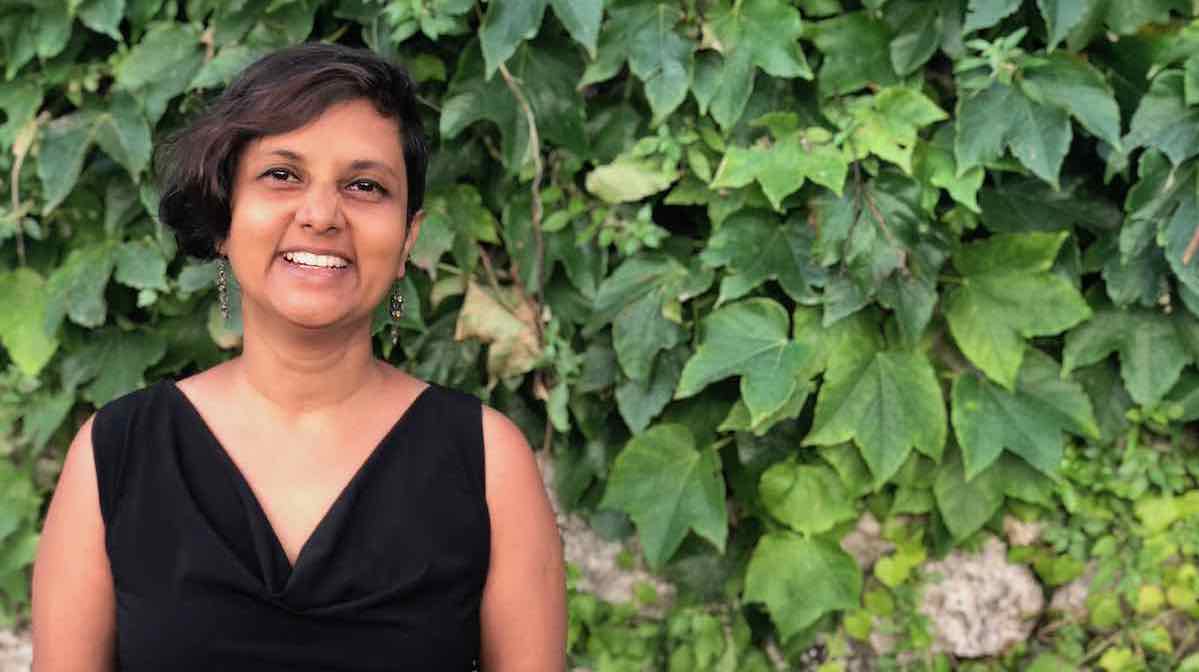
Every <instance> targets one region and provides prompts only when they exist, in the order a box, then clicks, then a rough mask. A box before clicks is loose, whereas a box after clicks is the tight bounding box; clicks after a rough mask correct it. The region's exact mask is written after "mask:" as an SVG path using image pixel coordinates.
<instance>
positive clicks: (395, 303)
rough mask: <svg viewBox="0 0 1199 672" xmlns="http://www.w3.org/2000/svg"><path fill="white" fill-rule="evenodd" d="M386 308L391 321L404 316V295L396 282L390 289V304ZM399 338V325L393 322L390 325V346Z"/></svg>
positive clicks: (393, 345) (396, 320)
mask: <svg viewBox="0 0 1199 672" xmlns="http://www.w3.org/2000/svg"><path fill="white" fill-rule="evenodd" d="M388 308H389V310H388V312H389V313H390V314H391V319H392V321H395V322H398V321H399V319H400V318H401V317H403V316H404V295H403V294H401V293H400V286H399V285H398V284H397V285H396V286H395V288H394V289H392V291H391V305H390V306H389V307H388ZM399 340H400V327H399V325H396V324H393V325H391V345H392V347H395V344H396V343H398V342H399Z"/></svg>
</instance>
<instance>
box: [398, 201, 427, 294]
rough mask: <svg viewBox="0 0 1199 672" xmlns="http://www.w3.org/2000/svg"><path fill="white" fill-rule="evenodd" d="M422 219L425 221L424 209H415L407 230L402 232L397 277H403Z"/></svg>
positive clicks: (418, 234)
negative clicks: (401, 246)
mask: <svg viewBox="0 0 1199 672" xmlns="http://www.w3.org/2000/svg"><path fill="white" fill-rule="evenodd" d="M423 221H425V211H424V210H417V211H416V214H415V215H413V216H412V221H411V222H409V223H408V230H407V231H405V232H404V249H403V251H402V252H400V269H399V271H398V272H397V273H396V277H397V278H402V277H404V271H405V270H407V268H408V257H409V256H410V255H411V254H412V248H413V247H414V246H415V245H416V239H417V238H418V237H419V236H420V225H421V222H423Z"/></svg>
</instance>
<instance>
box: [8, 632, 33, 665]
mask: <svg viewBox="0 0 1199 672" xmlns="http://www.w3.org/2000/svg"><path fill="white" fill-rule="evenodd" d="M32 666H33V635H32V633H30V632H29V630H15V631H14V630H6V629H0V672H29V670H30V668H31V667H32Z"/></svg>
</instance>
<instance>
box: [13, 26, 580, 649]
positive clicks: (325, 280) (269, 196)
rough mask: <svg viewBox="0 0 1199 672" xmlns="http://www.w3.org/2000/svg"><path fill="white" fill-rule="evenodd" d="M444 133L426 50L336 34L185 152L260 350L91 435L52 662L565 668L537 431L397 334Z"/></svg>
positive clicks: (42, 613) (239, 98)
mask: <svg viewBox="0 0 1199 672" xmlns="http://www.w3.org/2000/svg"><path fill="white" fill-rule="evenodd" d="M426 154H427V150H426V144H425V141H424V135H423V131H422V129H421V125H420V120H419V117H418V116H417V113H416V104H415V97H414V94H413V92H412V84H411V81H410V80H409V79H408V77H407V75H406V74H405V73H404V72H403V70H401V69H400V68H398V67H397V66H395V65H393V64H390V63H387V62H386V61H383V60H381V59H379V58H378V57H376V56H374V55H373V54H370V53H369V52H363V51H357V50H352V49H347V48H344V47H337V46H332V45H316V44H312V45H304V46H300V47H294V48H290V49H287V50H284V51H280V52H277V53H275V54H272V55H270V56H268V57H266V58H264V59H262V60H261V61H259V62H257V63H256V64H254V65H252V66H251V67H250V68H248V69H247V70H246V71H245V72H244V73H243V74H242V76H241V77H240V78H239V79H238V80H237V81H236V82H235V83H234V84H233V85H232V86H230V88H229V89H228V90H227V91H226V92H225V93H224V94H223V95H222V97H221V98H220V99H218V100H217V101H216V102H215V103H214V104H213V106H212V107H211V108H209V109H208V110H207V111H206V112H205V113H204V114H203V115H202V116H201V117H200V118H198V119H197V120H196V121H194V122H193V123H192V124H191V125H190V126H189V127H187V128H186V129H184V130H183V131H182V132H181V133H179V134H178V135H177V136H175V137H174V138H173V139H172V140H171V141H170V142H169V143H167V144H166V145H164V146H163V147H162V148H161V149H160V153H159V166H160V170H161V173H162V176H163V199H162V205H161V213H160V214H161V218H162V220H163V221H164V222H165V223H166V224H168V225H169V226H171V227H173V228H174V230H175V231H176V234H177V237H178V238H179V241H180V244H181V246H182V248H183V249H184V251H185V252H187V253H189V254H191V255H193V256H196V257H201V258H212V257H217V258H218V263H220V264H225V263H226V262H227V263H228V265H229V267H230V268H231V272H232V273H233V274H234V275H235V276H236V278H237V280H238V284H239V286H240V287H241V292H242V319H243V325H244V334H245V337H244V344H243V350H242V353H241V355H240V356H238V357H236V358H234V359H232V360H231V361H229V362H226V363H224V364H221V365H219V366H216V367H214V368H212V369H209V370H206V371H202V372H200V373H197V374H196V375H193V376H191V377H189V378H186V379H183V380H179V381H163V382H160V383H158V384H156V385H153V386H151V387H149V388H147V389H144V390H140V391H138V392H134V393H132V394H129V395H126V396H125V397H122V398H120V399H117V400H116V401H113V402H111V403H109V404H108V405H106V406H104V407H103V408H101V409H100V410H99V411H98V412H97V413H96V415H95V416H94V417H93V418H92V419H91V420H89V421H88V422H87V423H86V424H85V425H84V426H83V429H81V430H80V432H79V434H78V436H77V437H76V439H75V441H74V443H73V444H72V446H71V448H70V450H69V452H68V455H67V459H66V462H65V464H64V468H63V471H62V474H61V476H60V480H59V484H58V486H57V488H56V490H55V494H54V498H53V500H52V501H51V505H50V509H49V511H48V513H47V516H46V523H45V529H44V532H43V536H42V541H41V544H40V545H39V547H38V558H37V561H36V564H35V568H34V586H33V625H34V669H35V670H36V671H37V672H50V671H55V670H131V671H133V670H168V669H169V670H192V669H194V670H213V669H218V670H256V671H262V670H305V669H312V670H317V669H320V670H455V671H459V670H461V671H465V670H471V669H480V667H481V668H482V669H486V670H489V671H492V670H500V671H503V670H561V669H563V667H564V661H565V655H564V647H565V606H564V604H565V581H564V574H563V563H562V550H561V545H560V540H559V538H558V534H557V528H556V526H555V523H554V518H553V514H552V512H551V510H550V506H549V503H548V500H547V498H546V496H545V492H544V490H543V488H542V485H541V479H540V477H539V475H538V473H537V468H536V465H535V462H534V460H533V456H532V453H531V451H530V449H529V447H528V445H527V443H526V442H525V440H524V438H523V436H522V435H521V433H520V431H519V430H517V429H516V428H515V426H514V425H513V424H512V423H511V422H510V421H508V420H507V419H506V418H504V417H503V416H502V415H500V414H499V413H497V412H495V411H493V410H491V409H490V408H487V407H485V406H483V405H482V404H480V402H479V401H478V400H477V399H475V398H473V397H470V396H468V395H465V394H462V393H459V392H455V391H452V390H450V389H447V388H443V387H440V386H437V385H431V384H427V383H425V382H422V381H420V380H417V379H415V378H413V377H411V376H409V375H408V374H406V373H404V372H402V371H400V370H397V369H395V368H393V367H392V366H390V365H389V364H387V363H386V362H383V361H380V360H378V359H376V358H375V357H374V355H373V352H372V348H371V318H372V314H373V312H374V310H375V308H376V306H377V305H378V304H379V303H380V302H381V301H384V300H385V298H386V297H387V296H388V294H389V291H391V289H392V287H393V286H394V285H395V283H396V280H397V279H398V278H401V277H403V274H404V267H405V262H406V260H407V258H408V255H409V253H410V251H411V249H412V246H413V243H414V242H415V240H416V238H417V236H418V235H419V232H420V224H421V219H422V213H421V210H420V206H421V202H422V198H423V190H424V175H425V165H426V161H427V157H426ZM393 297H394V295H393ZM393 301H394V298H393Z"/></svg>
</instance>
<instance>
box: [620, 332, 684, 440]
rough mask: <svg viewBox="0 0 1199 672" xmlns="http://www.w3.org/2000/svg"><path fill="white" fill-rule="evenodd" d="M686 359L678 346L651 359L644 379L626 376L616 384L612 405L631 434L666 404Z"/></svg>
mask: <svg viewBox="0 0 1199 672" xmlns="http://www.w3.org/2000/svg"><path fill="white" fill-rule="evenodd" d="M686 360H687V355H686V352H685V351H684V350H683V349H682V348H674V349H671V350H668V351H666V352H664V353H662V356H661V357H658V358H657V360H655V361H654V364H653V370H652V372H651V374H650V377H649V379H648V380H646V381H639V380H633V379H631V378H630V379H628V380H626V381H624V382H622V383H621V384H620V385H618V386H617V387H616V408H617V410H619V411H620V417H622V418H624V421H625V424H626V425H628V426H629V430H630V431H632V432H633V434H638V433H640V432H642V431H644V430H645V428H646V427H649V423H650V422H651V421H653V419H654V418H655V417H657V416H658V414H659V413H661V412H662V409H664V408H666V404H668V403H670V400H671V398H673V397H674V388H675V386H677V385H678V383H679V376H680V375H682V373H683V364H684V363H685V362H686Z"/></svg>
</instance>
